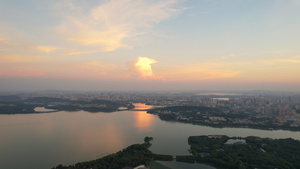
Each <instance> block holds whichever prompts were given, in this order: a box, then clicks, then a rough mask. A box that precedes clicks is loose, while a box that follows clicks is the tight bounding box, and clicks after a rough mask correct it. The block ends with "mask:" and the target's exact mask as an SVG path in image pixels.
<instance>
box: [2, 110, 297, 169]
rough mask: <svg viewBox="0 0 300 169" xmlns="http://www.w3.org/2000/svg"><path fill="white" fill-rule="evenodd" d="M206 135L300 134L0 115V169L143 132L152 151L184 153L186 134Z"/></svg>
mask: <svg viewBox="0 0 300 169" xmlns="http://www.w3.org/2000/svg"><path fill="white" fill-rule="evenodd" d="M141 107H142V106H141ZM208 134H225V135H229V136H242V137H245V136H250V135H253V136H260V137H270V138H289V137H291V138H294V139H298V140H300V132H290V131H282V130H278V131H265V130H255V129H243V128H223V129H220V128H212V127H206V126H197V125H191V124H182V123H176V122H173V123H172V122H165V121H161V120H160V119H159V118H158V117H157V116H155V115H151V114H147V113H146V112H145V111H119V112H114V113H88V112H84V111H77V112H63V111H61V112H56V113H46V114H28V115H0V168H1V169H12V168H14V169H21V168H22V169H49V168H51V167H54V166H56V165H58V164H64V165H66V164H74V163H77V162H80V161H86V160H92V159H96V158H98V157H102V156H104V155H106V154H108V153H114V152H117V151H119V150H121V149H123V148H125V147H127V146H129V145H131V144H135V143H142V142H143V139H144V137H145V136H152V137H154V140H153V142H152V143H153V145H152V147H151V150H152V151H153V152H155V153H161V154H173V155H183V154H188V151H187V149H188V148H189V146H188V144H187V139H188V136H191V135H208ZM169 165H175V164H173V163H172V164H169ZM180 165H181V164H180ZM180 165H179V168H180ZM183 165H184V164H183ZM196 167H197V168H203V169H204V168H210V167H208V166H205V165H199V166H196Z"/></svg>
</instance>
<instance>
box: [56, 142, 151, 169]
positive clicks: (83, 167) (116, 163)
mask: <svg viewBox="0 0 300 169" xmlns="http://www.w3.org/2000/svg"><path fill="white" fill-rule="evenodd" d="M150 146H151V144H150V143H143V144H134V145H131V146H129V147H127V148H125V149H124V150H122V151H119V152H117V153H115V154H111V155H108V156H105V157H103V158H100V159H97V160H92V161H87V162H81V163H77V164H75V165H69V166H63V165H58V166H57V167H54V168H52V169H91V168H93V169H116V168H119V169H121V168H124V167H136V166H139V165H149V163H150V162H151V161H152V160H153V153H152V152H151V151H150V150H148V148H149V147H150Z"/></svg>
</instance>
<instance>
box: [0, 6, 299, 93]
mask: <svg viewBox="0 0 300 169" xmlns="http://www.w3.org/2000/svg"><path fill="white" fill-rule="evenodd" d="M11 11H14V12H13V13H12V12H11ZM0 16H1V17H0V20H1V22H0V90H15V89H18V90H27V89H28V90H36V89H38V88H39V89H42V90H48V89H58V90H65V89H69V87H70V86H75V85H73V84H80V85H78V86H77V87H74V89H76V90H135V89H136V88H138V89H140V90H171V88H172V90H198V89H199V90H202V89H204V90H205V89H225V90H229V89H230V90H231V89H241V90H257V89H267V90H273V89H274V90H293V91H300V88H299V86H300V76H299V74H300V49H299V45H300V38H297V35H298V34H299V30H300V22H298V20H299V19H300V4H299V2H298V1H297V0H291V1H288V2H286V1H284V2H283V1H279V0H274V1H258V0H254V1H247V0H242V1H231V0H230V1H215V2H213V1H202V0H199V1H181V0H161V1H158V0H154V1H146V0H139V1H136V0H118V1H116V0H108V1H98V0H95V1H78V0H62V1H49V0H46V1H42V2H37V1H33V0H28V1H26V2H25V1H24V2H23V1H22V2H16V1H1V2H0ZM33 81H35V82H34V83H33ZM45 81H51V82H53V83H54V84H57V85H47V83H45ZM83 81H85V82H84V83H83ZM30 82H31V83H30ZM12 83H13V84H14V85H11V84H12ZM24 83H28V85H23V84H24ZM41 84H43V85H41Z"/></svg>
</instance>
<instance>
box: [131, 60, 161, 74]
mask: <svg viewBox="0 0 300 169" xmlns="http://www.w3.org/2000/svg"><path fill="white" fill-rule="evenodd" d="M156 62H157V61H156V60H154V59H150V58H147V57H138V59H137V61H136V63H135V67H136V70H137V71H138V72H139V74H140V76H141V77H143V78H144V79H146V78H153V77H154V76H153V72H152V67H151V64H154V63H156Z"/></svg>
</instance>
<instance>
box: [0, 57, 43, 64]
mask: <svg viewBox="0 0 300 169" xmlns="http://www.w3.org/2000/svg"><path fill="white" fill-rule="evenodd" d="M47 61H49V59H48V58H46V57H43V56H22V55H4V56H1V57H0V62H1V63H37V62H47Z"/></svg>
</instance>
